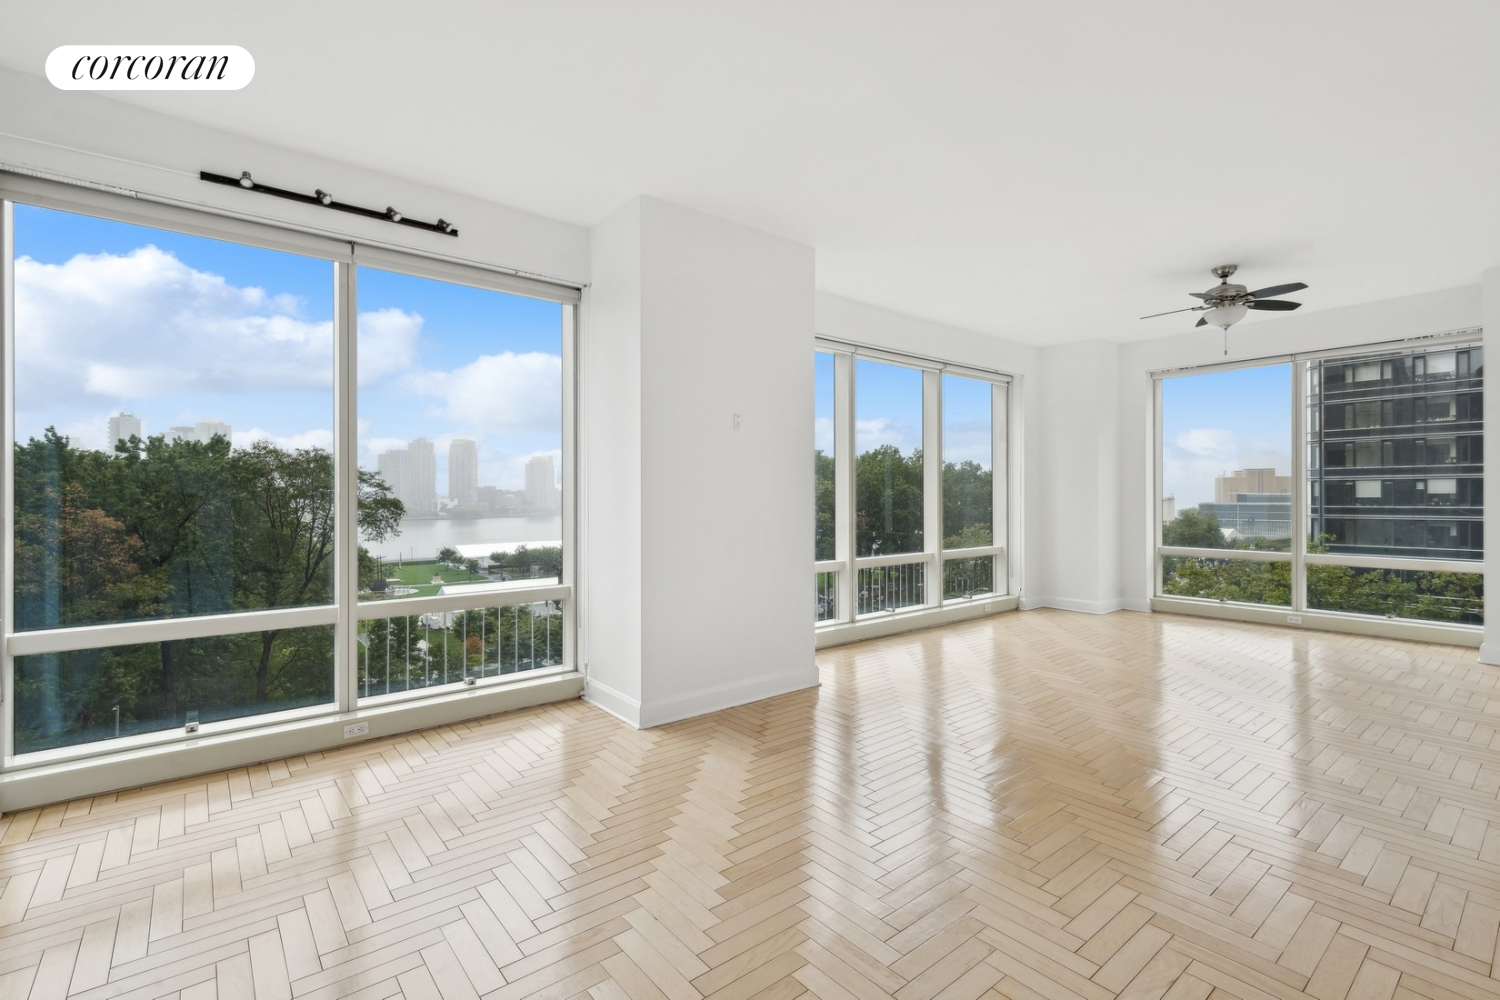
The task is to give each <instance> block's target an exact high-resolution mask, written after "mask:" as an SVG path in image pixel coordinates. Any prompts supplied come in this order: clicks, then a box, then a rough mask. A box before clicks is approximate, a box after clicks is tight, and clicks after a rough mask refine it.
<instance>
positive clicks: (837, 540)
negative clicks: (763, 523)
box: [833, 351, 859, 622]
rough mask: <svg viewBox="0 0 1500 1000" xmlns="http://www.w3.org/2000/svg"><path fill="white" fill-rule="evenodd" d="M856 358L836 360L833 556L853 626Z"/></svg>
mask: <svg viewBox="0 0 1500 1000" xmlns="http://www.w3.org/2000/svg"><path fill="white" fill-rule="evenodd" d="M854 447H855V439H854V355H852V354H847V353H844V352H842V351H841V352H839V353H837V354H835V355H834V356H833V534H834V543H833V554H834V558H835V559H837V560H839V561H841V562H842V563H843V564H844V569H843V570H842V571H841V572H840V573H839V579H838V597H837V600H838V615H837V617H836V620H837V621H841V622H852V621H854V617H855V610H856V609H855V607H854V598H855V595H856V594H857V593H858V589H859V588H858V586H857V579H858V576H859V570H857V569H856V568H855V566H854V553H855V551H856V549H855V546H854V530H855V525H854Z"/></svg>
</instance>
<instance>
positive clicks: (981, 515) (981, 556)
mask: <svg viewBox="0 0 1500 1000" xmlns="http://www.w3.org/2000/svg"><path fill="white" fill-rule="evenodd" d="M813 363H814V379H815V424H814V446H813V447H814V452H813V460H814V465H815V470H816V475H815V490H816V493H815V498H814V520H815V525H816V527H815V531H814V546H815V551H814V565H813V575H814V583H815V592H816V593H815V598H816V600H815V617H814V621H815V622H816V623H817V625H818V626H819V628H820V630H822V631H823V632H824V633H828V634H832V633H833V632H835V631H838V630H839V629H840V628H841V627H843V626H850V625H856V624H859V623H862V622H872V621H876V620H881V619H888V618H895V617H900V616H911V615H920V614H924V613H931V612H935V611H941V610H943V609H945V608H946V609H954V608H965V607H973V606H975V604H976V602H977V604H978V606H979V607H984V606H985V604H986V602H990V605H991V606H993V602H994V601H995V600H997V599H1003V598H1005V597H1006V596H1007V595H1008V594H1009V593H1010V567H1009V564H1008V560H1007V557H1006V555H1007V554H1006V539H1007V537H1008V534H1009V517H1010V508H1011V505H1010V504H1009V502H1008V494H1009V462H1008V455H1009V420H1008V413H1009V405H1010V379H1009V378H1008V377H1006V376H1004V375H1001V374H999V373H994V372H983V371H977V370H974V369H970V368H962V367H959V366H955V365H951V364H946V363H943V362H938V361H931V360H924V359H919V358H912V357H906V356H901V355H894V354H891V353H889V352H884V351H876V350H872V349H867V348H861V347H857V346H854V345H849V344H843V343H838V342H833V341H823V340H820V341H819V343H818V349H817V352H816V353H815V355H814V362H813Z"/></svg>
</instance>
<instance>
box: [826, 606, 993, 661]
mask: <svg viewBox="0 0 1500 1000" xmlns="http://www.w3.org/2000/svg"><path fill="white" fill-rule="evenodd" d="M1017 603H1018V601H1017V599H1016V598H1015V597H991V598H986V599H981V598H975V599H973V600H968V601H966V600H957V601H949V602H947V603H945V604H944V605H942V606H941V607H936V608H925V607H924V608H911V609H907V610H903V611H893V612H890V613H889V614H877V615H871V616H868V617H863V618H860V619H858V620H856V621H853V622H825V623H822V624H819V625H817V626H816V627H815V629H814V635H815V636H816V644H817V648H818V649H826V648H828V647H830V646H840V645H843V644H844V643H846V642H859V641H860V640H863V639H875V638H878V637H880V636H885V635H896V634H898V633H901V632H910V631H912V630H914V629H920V628H932V627H934V626H937V625H947V624H950V623H952V622H960V621H966V620H968V619H970V618H981V617H984V616H985V615H993V614H999V613H1000V612H1002V611H1012V610H1014V609H1015V608H1016V605H1017ZM986 606H988V607H989V609H990V610H988V611H986V610H985V607H986Z"/></svg>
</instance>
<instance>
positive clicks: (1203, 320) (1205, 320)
mask: <svg viewBox="0 0 1500 1000" xmlns="http://www.w3.org/2000/svg"><path fill="white" fill-rule="evenodd" d="M1207 325H1208V317H1207V316H1204V317H1203V318H1201V319H1199V320H1198V322H1196V323H1194V324H1193V326H1194V327H1199V326H1207Z"/></svg>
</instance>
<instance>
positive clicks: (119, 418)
mask: <svg viewBox="0 0 1500 1000" xmlns="http://www.w3.org/2000/svg"><path fill="white" fill-rule="evenodd" d="M133 437H145V434H144V432H143V431H142V430H141V418H140V417H137V416H135V415H134V414H130V413H123V412H121V413H117V414H115V415H114V416H112V417H110V418H109V450H110V451H112V452H119V451H120V450H121V449H120V447H119V444H120V442H121V441H128V440H130V439H131V438H133Z"/></svg>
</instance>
